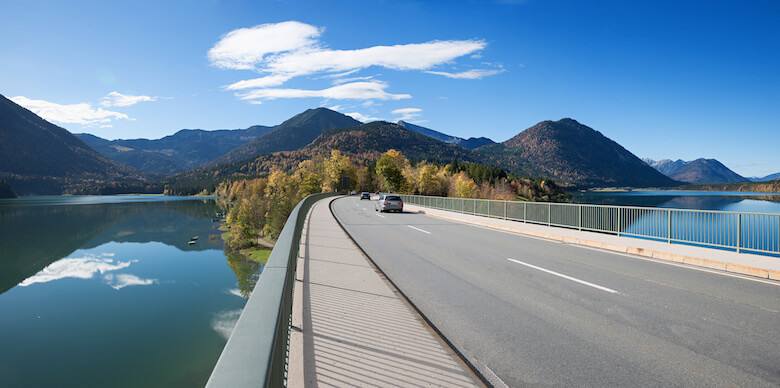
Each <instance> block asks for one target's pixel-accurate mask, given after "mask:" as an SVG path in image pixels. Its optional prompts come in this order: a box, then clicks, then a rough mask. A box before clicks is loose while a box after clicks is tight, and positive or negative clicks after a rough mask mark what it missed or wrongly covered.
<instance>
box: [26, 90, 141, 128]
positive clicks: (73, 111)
mask: <svg viewBox="0 0 780 388" xmlns="http://www.w3.org/2000/svg"><path fill="white" fill-rule="evenodd" d="M11 101H13V102H15V103H17V104H19V105H21V106H23V107H25V108H27V109H29V110H31V111H33V112H34V113H35V114H37V115H38V116H41V117H43V118H44V119H46V120H48V121H52V122H56V123H63V124H82V125H86V126H91V125H99V124H104V125H105V124H107V123H109V122H111V121H112V120H133V119H131V118H130V117H128V116H127V115H126V114H124V113H119V112H113V111H110V110H105V109H103V108H97V109H93V108H92V105H90V104H87V103H81V104H70V105H61V104H57V103H54V102H49V101H44V100H32V99H29V98H27V97H24V96H16V97H11Z"/></svg>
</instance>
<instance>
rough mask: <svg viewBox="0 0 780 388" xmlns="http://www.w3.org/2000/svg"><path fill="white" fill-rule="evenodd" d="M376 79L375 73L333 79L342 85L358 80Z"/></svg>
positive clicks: (334, 82)
mask: <svg viewBox="0 0 780 388" xmlns="http://www.w3.org/2000/svg"><path fill="white" fill-rule="evenodd" d="M372 79H374V76H373V75H367V76H365V77H349V78H336V79H334V80H333V84H334V85H341V84H345V83H348V82H356V81H370V80H372Z"/></svg>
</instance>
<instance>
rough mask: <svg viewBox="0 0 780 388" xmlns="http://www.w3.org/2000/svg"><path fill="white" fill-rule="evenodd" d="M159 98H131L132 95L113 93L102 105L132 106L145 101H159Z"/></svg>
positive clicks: (104, 98) (107, 96)
mask: <svg viewBox="0 0 780 388" xmlns="http://www.w3.org/2000/svg"><path fill="white" fill-rule="evenodd" d="M158 98H159V97H151V96H130V95H125V94H121V93H119V92H117V91H113V92H111V93H108V94H107V95H106V96H105V97H103V98H102V99H101V101H100V105H103V106H105V107H110V106H130V105H135V104H137V103H139V102H144V101H157V99H158Z"/></svg>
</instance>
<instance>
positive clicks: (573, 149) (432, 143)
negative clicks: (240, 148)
mask: <svg viewBox="0 0 780 388" xmlns="http://www.w3.org/2000/svg"><path fill="white" fill-rule="evenodd" d="M332 148H338V149H339V150H340V151H341V152H342V153H343V154H345V155H347V156H349V157H350V158H352V159H353V160H354V161H356V162H357V163H358V164H362V163H365V162H367V161H370V160H376V159H377V158H378V157H379V156H380V155H381V154H382V153H383V152H384V151H386V150H387V149H390V148H394V149H396V150H398V151H400V152H401V153H402V154H404V155H405V156H406V157H407V158H408V159H410V160H417V161H421V160H425V161H429V162H442V163H446V162H449V161H451V160H452V159H457V160H459V161H465V162H475V163H482V164H488V165H495V166H498V167H501V168H504V169H506V170H507V171H508V172H510V173H515V174H517V175H520V176H533V177H546V178H555V179H556V180H558V181H559V182H561V183H563V184H565V185H567V186H569V187H593V186H612V187H616V186H621V187H623V186H632V187H668V186H676V185H679V182H676V181H674V180H672V179H670V178H668V177H666V176H664V175H663V174H661V173H659V172H658V171H656V170H654V169H653V168H651V167H649V166H648V165H646V164H645V163H644V162H642V161H641V160H640V159H639V158H637V157H636V156H635V155H633V154H632V153H630V152H628V151H627V150H625V149H624V148H623V147H621V146H620V145H619V144H617V143H615V142H614V141H612V140H609V139H608V138H606V137H604V136H603V135H602V134H601V133H599V132H598V131H595V130H593V129H591V128H589V127H587V126H584V125H582V124H580V123H578V122H576V121H575V120H572V119H563V120H560V121H555V122H553V121H544V122H541V123H539V124H537V125H535V126H533V127H531V128H529V129H527V130H525V131H523V132H522V133H520V134H519V135H517V136H515V137H513V138H512V139H509V140H507V141H505V142H503V143H495V144H491V145H485V146H482V147H479V148H478V149H476V150H469V149H465V148H463V147H459V146H456V145H454V144H451V143H445V142H442V141H439V140H437V139H434V138H432V137H429V136H427V135H423V134H420V133H418V132H416V131H412V130H410V129H408V128H406V127H404V126H401V125H398V124H392V123H388V122H383V121H375V122H372V123H368V124H360V125H357V126H353V127H348V128H338V129H330V130H325V131H323V132H322V134H321V135H320V136H318V137H317V138H316V139H315V140H314V141H313V142H311V143H310V144H309V145H307V146H306V147H304V148H301V149H299V150H295V151H285V152H275V153H271V154H260V155H257V156H255V157H254V158H250V159H246V160H242V161H236V162H231V163H228V164H220V165H216V166H210V167H207V168H202V169H197V170H194V171H190V172H187V173H184V174H183V176H185V177H188V178H198V179H205V178H207V177H220V178H224V177H229V176H235V175H248V176H254V175H262V174H265V173H268V172H269V171H270V170H271V169H273V168H282V169H291V168H293V167H294V166H296V165H297V164H298V163H299V162H301V161H303V160H305V159H308V158H311V157H318V156H327V155H329V153H330V150H331V149H332Z"/></svg>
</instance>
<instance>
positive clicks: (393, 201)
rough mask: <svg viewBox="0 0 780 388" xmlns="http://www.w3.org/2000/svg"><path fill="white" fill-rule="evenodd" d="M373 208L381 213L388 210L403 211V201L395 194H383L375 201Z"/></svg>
mask: <svg viewBox="0 0 780 388" xmlns="http://www.w3.org/2000/svg"><path fill="white" fill-rule="evenodd" d="M374 210H375V211H378V212H382V213H384V212H390V211H397V212H403V211H404V201H402V200H401V197H399V196H397V195H393V194H385V195H383V196H381V197H379V201H376V204H375V205H374Z"/></svg>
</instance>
